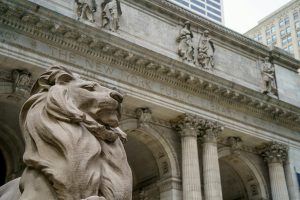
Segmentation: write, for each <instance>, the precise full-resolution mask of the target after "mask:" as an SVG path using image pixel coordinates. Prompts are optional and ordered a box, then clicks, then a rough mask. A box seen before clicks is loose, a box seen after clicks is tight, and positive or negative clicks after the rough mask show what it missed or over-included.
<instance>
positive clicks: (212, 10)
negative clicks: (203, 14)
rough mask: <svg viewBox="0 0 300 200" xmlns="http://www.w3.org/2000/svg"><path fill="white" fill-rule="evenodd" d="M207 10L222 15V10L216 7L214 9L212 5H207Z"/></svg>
mask: <svg viewBox="0 0 300 200" xmlns="http://www.w3.org/2000/svg"><path fill="white" fill-rule="evenodd" d="M207 10H209V11H210V12H212V13H214V14H216V15H219V16H221V12H220V11H217V10H216V9H213V8H212V7H210V6H207Z"/></svg>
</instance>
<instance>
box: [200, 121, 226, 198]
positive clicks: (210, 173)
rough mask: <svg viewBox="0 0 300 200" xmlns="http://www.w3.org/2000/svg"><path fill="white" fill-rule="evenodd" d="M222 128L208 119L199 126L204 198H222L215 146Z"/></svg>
mask: <svg viewBox="0 0 300 200" xmlns="http://www.w3.org/2000/svg"><path fill="white" fill-rule="evenodd" d="M222 130H223V128H222V127H221V126H220V125H219V124H217V123H215V122H210V121H205V122H204V123H203V124H202V126H201V137H202V142H203V144H202V147H203V148H202V149H203V178H204V196H205V200H222V199H223V198H222V186H221V176H220V167H219V158H218V148H217V137H218V135H219V134H220V133H221V131H222Z"/></svg>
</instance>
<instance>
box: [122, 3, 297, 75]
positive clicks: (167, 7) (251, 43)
mask: <svg viewBox="0 0 300 200" xmlns="http://www.w3.org/2000/svg"><path fill="white" fill-rule="evenodd" d="M126 1H132V2H136V3H140V4H141V3H143V2H146V3H148V4H151V5H152V6H153V5H156V6H157V7H158V8H160V9H162V10H163V11H164V12H163V13H166V12H168V13H169V15H175V16H176V17H177V18H180V19H181V20H182V21H186V20H188V21H191V22H192V25H193V24H194V25H195V26H197V27H202V28H203V29H206V30H209V32H210V35H212V36H215V37H216V38H219V39H220V40H222V41H223V40H225V41H228V44H231V45H234V46H239V47H241V48H242V49H244V50H249V51H250V52H255V54H256V55H260V56H262V57H264V56H267V55H270V54H271V53H272V51H273V49H271V48H270V47H268V46H266V45H264V44H262V43H260V42H257V41H255V40H253V39H250V38H249V37H247V36H244V35H242V34H240V33H237V32H235V31H233V30H231V29H229V28H226V27H225V26H222V25H220V24H217V23H215V22H213V21H210V20H208V19H206V18H204V17H202V16H200V15H196V14H194V13H192V12H190V11H188V10H186V9H184V8H181V7H180V6H178V5H176V4H174V3H172V2H169V1H167V0H144V1H140V0H126ZM286 57H288V59H281V57H277V59H278V62H279V63H281V62H282V63H283V64H285V65H287V66H290V68H292V69H298V68H299V66H300V61H298V60H297V59H295V58H294V57H292V56H291V55H286Z"/></svg>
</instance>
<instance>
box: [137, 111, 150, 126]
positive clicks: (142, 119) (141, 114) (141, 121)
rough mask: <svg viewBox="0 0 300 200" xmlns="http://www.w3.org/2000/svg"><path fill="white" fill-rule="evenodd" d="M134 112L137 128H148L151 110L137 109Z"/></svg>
mask: <svg viewBox="0 0 300 200" xmlns="http://www.w3.org/2000/svg"><path fill="white" fill-rule="evenodd" d="M135 112H136V115H137V118H138V127H148V123H149V122H150V121H151V118H152V112H151V110H150V109H149V108H137V109H136V111H135Z"/></svg>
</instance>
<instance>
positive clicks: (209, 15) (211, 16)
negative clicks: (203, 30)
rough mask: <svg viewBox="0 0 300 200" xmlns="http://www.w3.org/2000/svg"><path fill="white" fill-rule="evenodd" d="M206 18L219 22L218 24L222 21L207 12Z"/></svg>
mask: <svg viewBox="0 0 300 200" xmlns="http://www.w3.org/2000/svg"><path fill="white" fill-rule="evenodd" d="M207 16H208V17H210V18H212V19H214V20H216V21H219V22H221V21H222V19H221V18H220V17H217V16H215V15H212V14H210V13H209V12H208V13H207Z"/></svg>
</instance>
